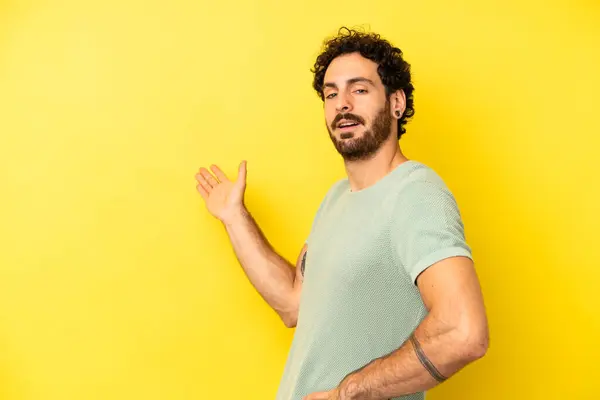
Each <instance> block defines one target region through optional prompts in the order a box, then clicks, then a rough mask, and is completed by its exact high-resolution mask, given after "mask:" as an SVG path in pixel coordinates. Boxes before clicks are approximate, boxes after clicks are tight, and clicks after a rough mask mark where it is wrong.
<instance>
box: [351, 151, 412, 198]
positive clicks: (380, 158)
mask: <svg viewBox="0 0 600 400" xmlns="http://www.w3.org/2000/svg"><path fill="white" fill-rule="evenodd" d="M405 161H408V158H406V157H405V156H404V154H402V150H401V149H400V145H399V144H398V142H397V141H393V142H386V143H385V144H384V145H382V146H381V148H380V149H379V151H378V152H377V153H375V154H374V156H373V157H371V158H369V159H366V160H359V161H346V162H345V168H346V173H347V175H348V181H349V182H350V188H351V190H352V191H353V192H357V191H359V190H362V189H366V188H367V187H369V186H371V185H373V184H375V183H376V182H377V181H379V180H380V179H381V178H383V177H384V176H386V175H387V174H389V173H390V172H391V171H392V170H394V169H395V168H396V167H397V166H398V165H400V164H402V163H404V162H405Z"/></svg>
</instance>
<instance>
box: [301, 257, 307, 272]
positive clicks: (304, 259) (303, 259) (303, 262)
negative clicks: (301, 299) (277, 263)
mask: <svg viewBox="0 0 600 400" xmlns="http://www.w3.org/2000/svg"><path fill="white" fill-rule="evenodd" d="M306 253H307V251H305V252H304V255H303V256H302V263H301V264H300V272H302V276H304V265H305V264H306Z"/></svg>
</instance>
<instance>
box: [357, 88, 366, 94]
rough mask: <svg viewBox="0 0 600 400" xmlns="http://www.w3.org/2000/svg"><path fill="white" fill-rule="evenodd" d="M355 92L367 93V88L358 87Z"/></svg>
mask: <svg viewBox="0 0 600 400" xmlns="http://www.w3.org/2000/svg"><path fill="white" fill-rule="evenodd" d="M355 92H357V93H359V94H363V93H367V89H356V90H355Z"/></svg>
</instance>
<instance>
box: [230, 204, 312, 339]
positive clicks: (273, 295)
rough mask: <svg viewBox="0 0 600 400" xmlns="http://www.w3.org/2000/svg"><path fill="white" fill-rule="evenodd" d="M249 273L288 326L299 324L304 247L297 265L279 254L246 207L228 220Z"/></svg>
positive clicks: (249, 277) (234, 240) (235, 248)
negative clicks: (297, 321)
mask: <svg viewBox="0 0 600 400" xmlns="http://www.w3.org/2000/svg"><path fill="white" fill-rule="evenodd" d="M224 225H225V229H226V230H227V233H228V235H229V238H230V240H231V244H232V247H233V250H234V251H235V254H236V256H237V259H238V261H239V262H240V264H241V266H242V268H243V270H244V272H245V273H246V276H247V277H248V279H249V280H250V282H251V283H252V285H253V286H254V287H255V288H256V290H257V291H258V292H259V294H260V295H261V296H262V297H263V299H265V301H266V302H267V303H268V304H269V305H270V306H271V307H272V308H273V309H274V310H275V312H277V314H279V316H280V317H281V319H282V321H283V322H284V324H285V325H286V326H287V327H293V326H295V325H296V319H297V316H298V303H299V298H300V291H301V288H302V274H301V273H300V271H301V263H302V261H303V259H304V254H305V252H306V245H304V247H303V248H302V250H301V252H300V255H299V256H298V261H297V263H296V266H294V265H292V264H291V263H290V262H289V261H287V260H286V259H284V258H283V257H282V256H281V255H279V254H278V253H277V252H276V251H275V249H273V247H272V246H271V244H270V243H269V241H268V240H267V238H266V237H265V236H264V234H263V232H262V231H261V229H260V227H259V226H258V224H257V223H256V221H255V220H254V218H253V217H252V215H251V214H250V213H249V212H248V210H246V209H245V208H243V209H241V210H240V212H239V213H238V214H237V216H236V217H234V218H232V219H231V220H228V221H227V222H225V223H224Z"/></svg>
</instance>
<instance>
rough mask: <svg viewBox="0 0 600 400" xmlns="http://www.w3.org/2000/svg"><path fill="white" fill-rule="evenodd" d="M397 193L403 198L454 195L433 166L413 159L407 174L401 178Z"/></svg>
mask: <svg viewBox="0 0 600 400" xmlns="http://www.w3.org/2000/svg"><path fill="white" fill-rule="evenodd" d="M396 187H397V189H398V190H397V192H396V193H397V194H398V195H399V196H400V197H401V198H407V199H411V198H420V197H422V196H424V195H438V196H447V195H450V196H452V193H451V191H450V189H449V188H448V185H446V182H445V181H444V179H443V178H442V177H441V175H440V174H439V173H438V172H437V171H435V170H434V169H433V168H432V167H430V166H428V165H426V164H424V163H421V162H417V161H411V162H410V165H409V166H408V170H407V172H406V174H404V175H403V176H402V177H401V179H399V181H398V184H397V185H396Z"/></svg>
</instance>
